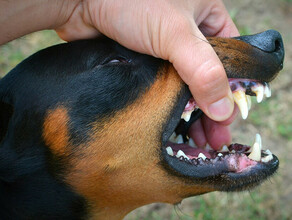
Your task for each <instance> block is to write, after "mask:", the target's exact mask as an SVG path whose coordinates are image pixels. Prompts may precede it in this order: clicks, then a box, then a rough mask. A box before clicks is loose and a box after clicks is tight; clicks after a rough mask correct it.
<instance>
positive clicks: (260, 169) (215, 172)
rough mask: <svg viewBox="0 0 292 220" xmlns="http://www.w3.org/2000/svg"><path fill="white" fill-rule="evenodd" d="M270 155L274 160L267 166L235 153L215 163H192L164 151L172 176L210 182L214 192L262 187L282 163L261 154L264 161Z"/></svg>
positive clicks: (209, 161) (164, 158) (165, 164)
mask: <svg viewBox="0 0 292 220" xmlns="http://www.w3.org/2000/svg"><path fill="white" fill-rule="evenodd" d="M236 145H237V146H238V145H240V144H236ZM242 146H244V145H242ZM229 147H232V145H230V146H229ZM246 150H247V149H246ZM211 154H212V153H211ZM213 154H217V155H218V152H216V153H214V152H213ZM269 155H272V159H271V160H270V161H268V162H263V161H254V160H251V159H249V158H248V157H247V155H246V154H245V153H243V152H234V153H231V154H229V153H222V156H219V157H218V156H217V157H214V158H213V159H206V160H203V159H201V158H199V159H197V160H194V161H195V162H194V163H192V162H191V161H190V160H185V159H184V158H183V157H182V156H181V157H179V158H177V157H176V156H170V155H169V154H168V153H167V150H166V148H163V149H162V157H163V161H164V162H163V164H164V166H166V169H167V170H169V172H170V173H172V174H173V175H176V176H179V177H183V178H186V179H189V180H191V181H192V182H194V183H205V181H206V182H207V183H210V182H211V183H213V184H214V185H212V187H213V188H214V189H216V190H221V191H234V190H243V189H246V188H249V187H252V186H253V184H254V185H257V184H259V183H260V182H261V181H263V180H264V179H266V178H267V177H269V176H270V175H272V174H273V173H274V172H275V171H276V170H277V168H278V166H279V160H278V158H277V157H276V156H275V155H274V154H268V153H266V151H262V152H261V156H262V158H266V157H268V156H269ZM169 168H170V169H169ZM209 180H212V181H209Z"/></svg>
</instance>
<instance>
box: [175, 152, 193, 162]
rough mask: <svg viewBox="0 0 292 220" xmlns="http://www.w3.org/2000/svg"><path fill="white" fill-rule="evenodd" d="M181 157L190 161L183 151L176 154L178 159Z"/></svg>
mask: <svg viewBox="0 0 292 220" xmlns="http://www.w3.org/2000/svg"><path fill="white" fill-rule="evenodd" d="M181 156H183V157H184V158H186V159H188V160H189V159H190V158H189V157H188V156H187V155H185V153H184V152H183V151H182V150H179V151H178V152H177V154H176V157H177V158H180V157H181Z"/></svg>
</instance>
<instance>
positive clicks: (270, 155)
mask: <svg viewBox="0 0 292 220" xmlns="http://www.w3.org/2000/svg"><path fill="white" fill-rule="evenodd" d="M272 159H273V155H272V154H269V155H268V156H265V157H264V158H262V159H261V162H263V163H267V162H269V161H271V160H272Z"/></svg>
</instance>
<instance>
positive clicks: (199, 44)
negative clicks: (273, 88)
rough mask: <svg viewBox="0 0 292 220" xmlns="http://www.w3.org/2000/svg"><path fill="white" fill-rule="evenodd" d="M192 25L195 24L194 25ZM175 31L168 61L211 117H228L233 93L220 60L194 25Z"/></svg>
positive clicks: (231, 109)
mask: <svg viewBox="0 0 292 220" xmlns="http://www.w3.org/2000/svg"><path fill="white" fill-rule="evenodd" d="M194 26H195V25H194ZM191 29H192V32H189V31H188V30H189V28H184V30H183V31H180V32H179V33H177V36H175V40H174V41H173V43H172V44H171V45H169V48H172V49H171V53H170V55H169V60H170V62H172V63H173V65H174V67H175V69H176V70H177V71H178V73H179V75H180V76H181V78H182V79H183V80H184V81H185V82H186V84H188V86H189V88H190V91H191V93H192V95H193V97H194V98H195V100H196V103H197V104H198V105H199V107H200V109H201V110H202V111H203V112H204V113H205V114H206V115H207V116H208V117H209V118H211V119H213V120H215V121H223V120H226V119H228V118H229V117H230V116H231V114H232V112H233V108H234V102H233V98H232V93H231V90H230V88H229V83H228V80H227V76H226V73H225V70H224V68H223V65H222V63H221V61H220V60H219V58H218V56H217V55H216V53H215V51H214V50H213V48H212V47H211V45H210V44H209V43H208V41H207V40H206V38H205V37H204V36H203V34H202V33H201V32H200V30H199V29H198V27H197V26H195V27H192V28H191Z"/></svg>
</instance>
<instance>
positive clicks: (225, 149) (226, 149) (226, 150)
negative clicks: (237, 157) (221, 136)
mask: <svg viewBox="0 0 292 220" xmlns="http://www.w3.org/2000/svg"><path fill="white" fill-rule="evenodd" d="M218 152H222V153H224V152H229V149H228V147H227V146H226V145H223V147H222V148H221V150H219V151H218Z"/></svg>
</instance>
